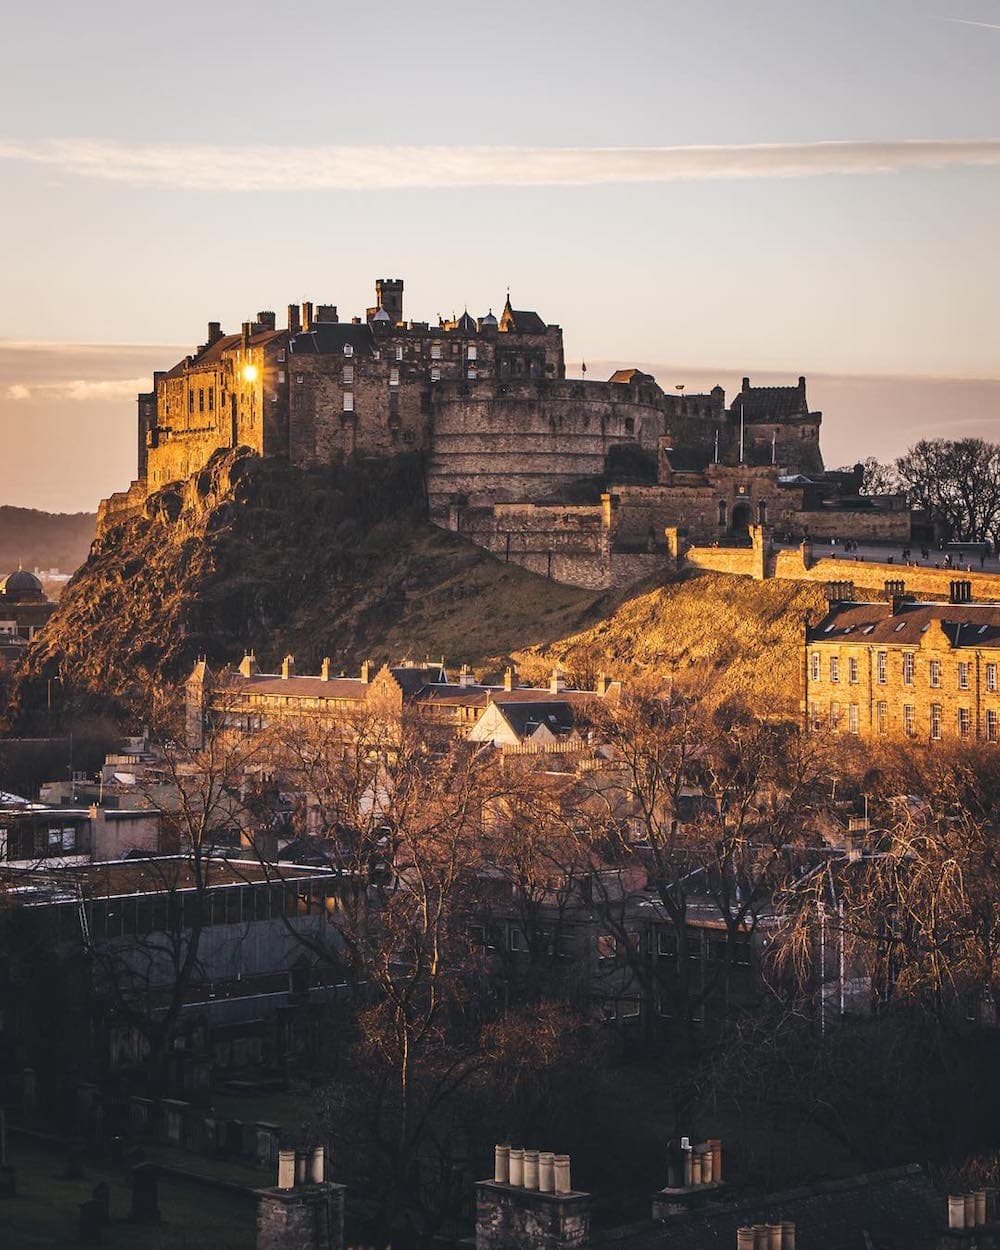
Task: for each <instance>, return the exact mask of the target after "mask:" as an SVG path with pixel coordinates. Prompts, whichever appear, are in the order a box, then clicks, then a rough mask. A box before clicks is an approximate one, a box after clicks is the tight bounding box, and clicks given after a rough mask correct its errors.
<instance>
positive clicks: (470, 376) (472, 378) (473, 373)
mask: <svg viewBox="0 0 1000 1250" xmlns="http://www.w3.org/2000/svg"><path fill="white" fill-rule="evenodd" d="M467 376H468V379H469V381H470V382H475V380H476V371H475V369H470V370H469V371H468V374H467Z"/></svg>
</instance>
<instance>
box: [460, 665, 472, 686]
mask: <svg viewBox="0 0 1000 1250" xmlns="http://www.w3.org/2000/svg"><path fill="white" fill-rule="evenodd" d="M458 684H459V685H460V686H461V687H462V688H463V689H465V688H466V687H468V686H474V685H475V684H476V676H475V674H474V673H473V671H472V669H471V668H469V666H468V664H463V665H462V667H461V670H460V671H459V674H458Z"/></svg>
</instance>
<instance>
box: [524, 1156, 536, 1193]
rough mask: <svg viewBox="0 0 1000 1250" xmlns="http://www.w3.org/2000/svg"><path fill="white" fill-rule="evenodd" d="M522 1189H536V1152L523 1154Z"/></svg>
mask: <svg viewBox="0 0 1000 1250" xmlns="http://www.w3.org/2000/svg"><path fill="white" fill-rule="evenodd" d="M524 1188H525V1189H537V1188H538V1151H537V1150H526V1151H525V1152H524Z"/></svg>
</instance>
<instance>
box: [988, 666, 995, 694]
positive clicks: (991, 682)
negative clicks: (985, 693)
mask: <svg viewBox="0 0 1000 1250" xmlns="http://www.w3.org/2000/svg"><path fill="white" fill-rule="evenodd" d="M996 688H997V666H996V665H995V664H987V665H986V689H987V690H996Z"/></svg>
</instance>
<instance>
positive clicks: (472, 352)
mask: <svg viewBox="0 0 1000 1250" xmlns="http://www.w3.org/2000/svg"><path fill="white" fill-rule="evenodd" d="M477 355H478V352H477V348H476V345H475V343H470V344H469V351H468V357H469V359H470V360H475V359H476V357H477Z"/></svg>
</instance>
